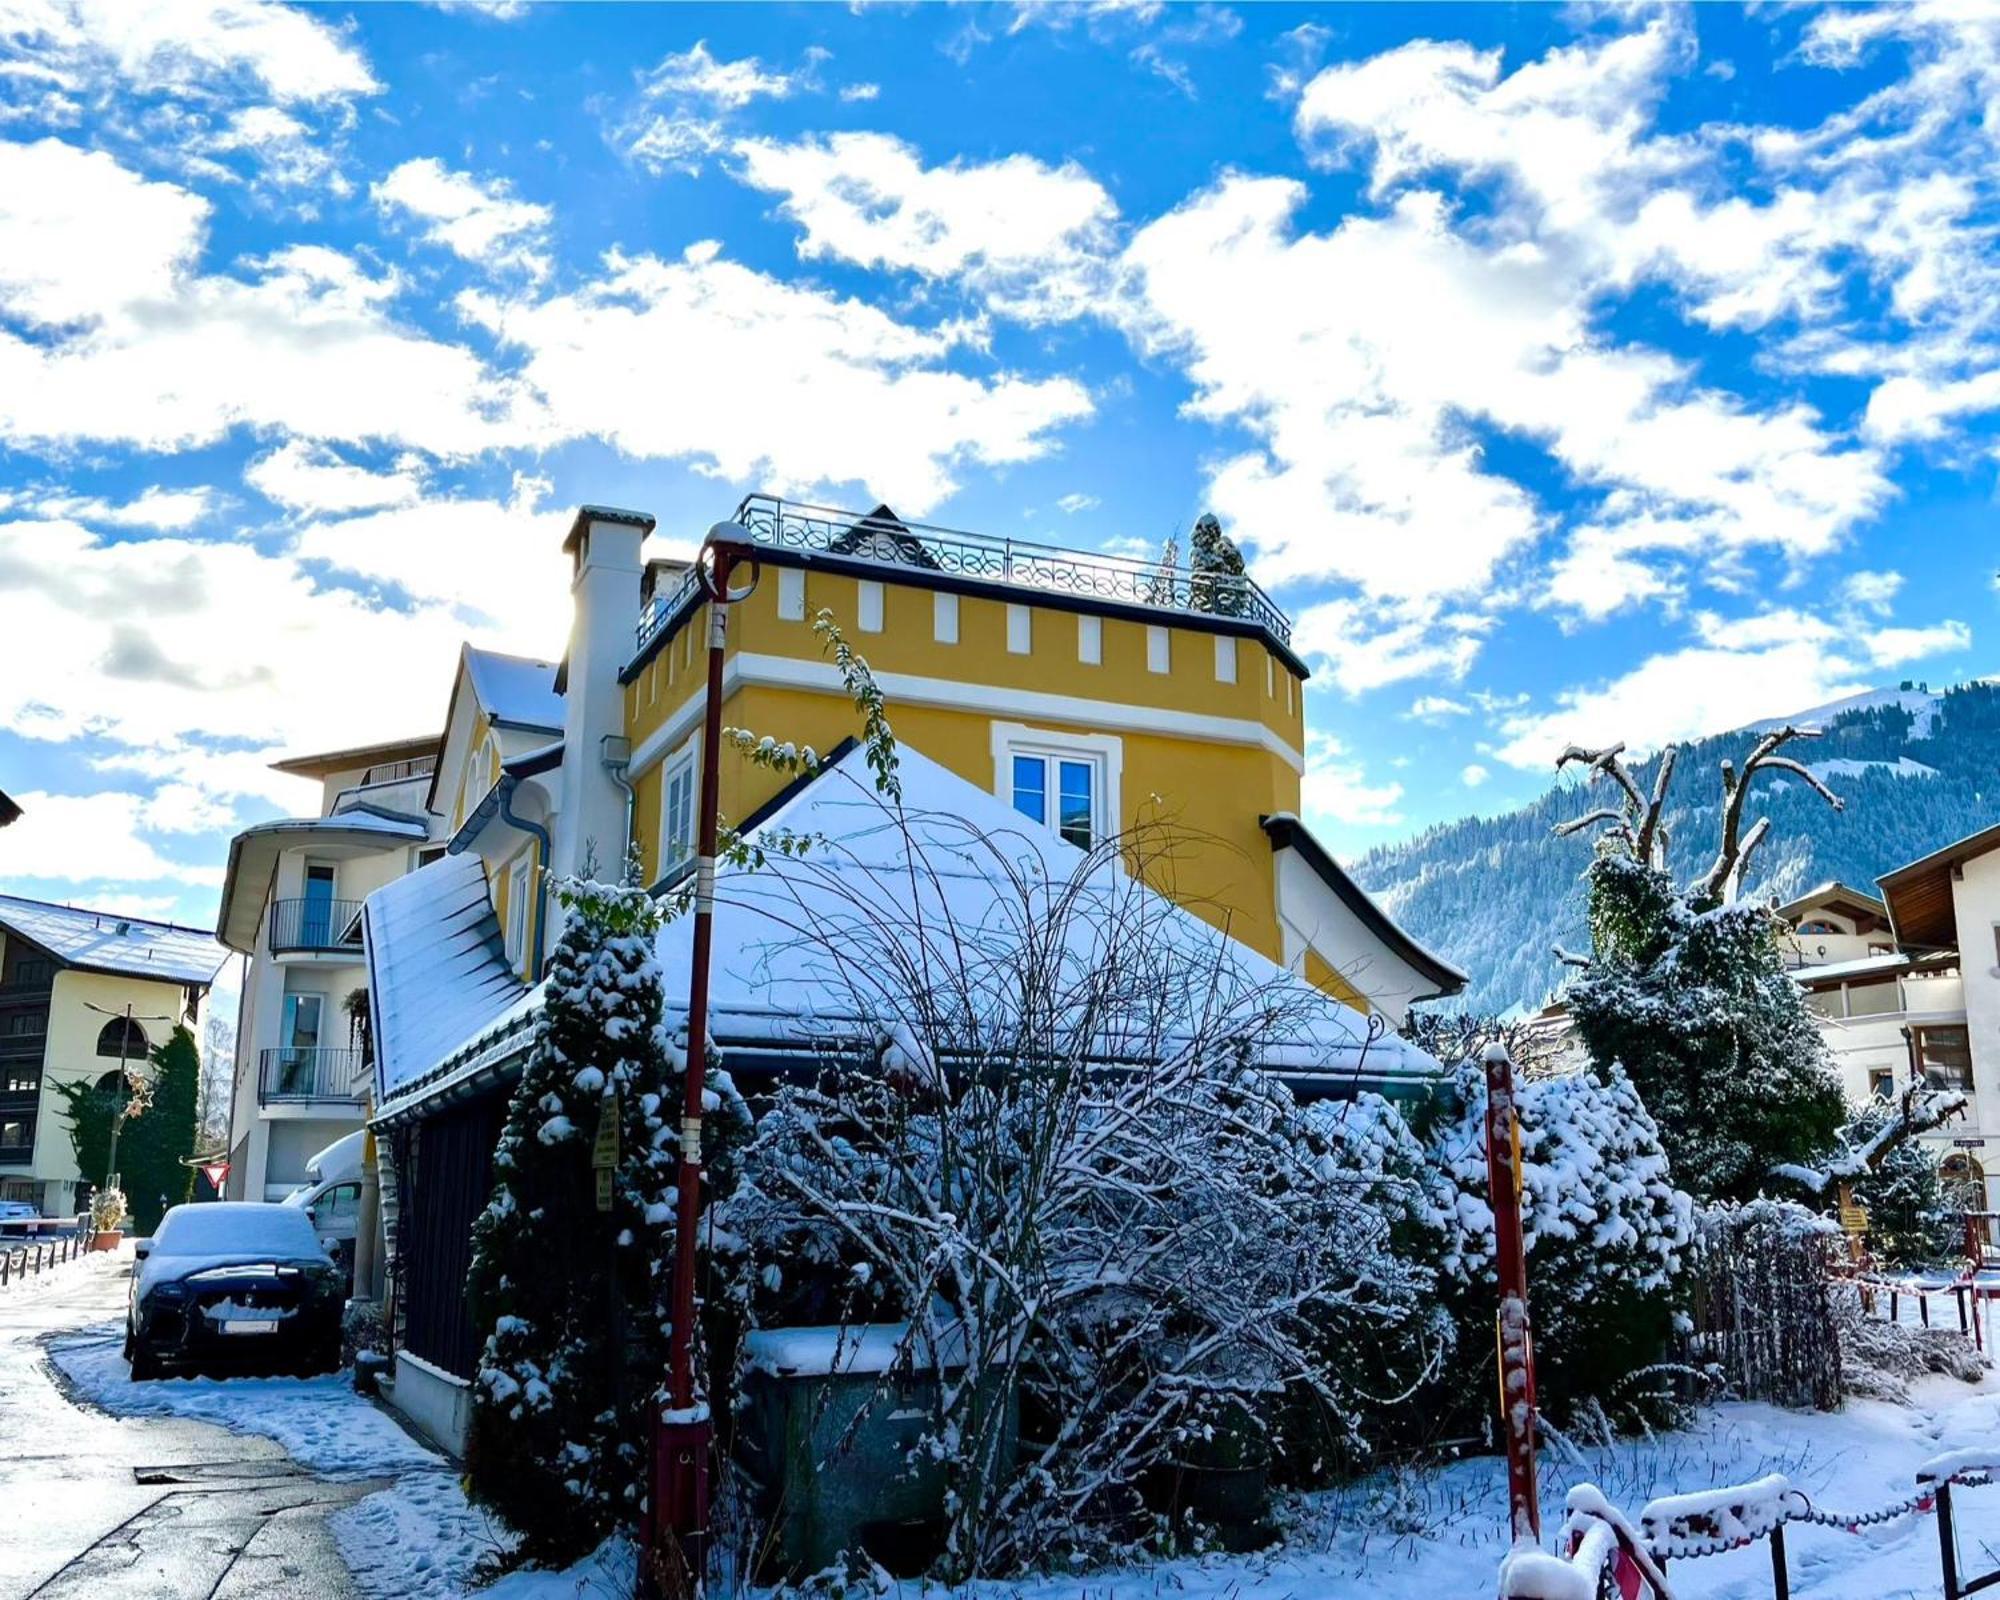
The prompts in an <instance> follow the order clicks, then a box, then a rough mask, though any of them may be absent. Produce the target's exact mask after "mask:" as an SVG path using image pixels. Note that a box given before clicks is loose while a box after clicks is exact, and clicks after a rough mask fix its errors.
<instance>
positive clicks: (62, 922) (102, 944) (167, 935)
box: [0, 894, 229, 985]
mask: <svg viewBox="0 0 2000 1600" xmlns="http://www.w3.org/2000/svg"><path fill="white" fill-rule="evenodd" d="M0 928H5V929H6V930H7V931H8V932H10V933H17V934H19V935H20V936H21V937H22V938H24V939H26V940H28V941H29V942H31V943H33V944H38V945H40V946H41V947H42V948H43V949H44V950H46V951H48V952H49V954H50V955H52V956H55V957H57V958H58V959H60V960H61V961H63V962H64V963H65V964H67V965H69V966H72V967H81V968H83V969H84V970H86V971H89V972H116V973H122V974H126V975H128V976H131V977H135V978H158V979H160V980H162V981H163V982H168V983H195V984H203V985H206V984H209V983H212V982H214V980H215V975H216V973H217V972H218V971H219V970H221V967H222V963H223V962H225V961H227V960H228V959H229V952H228V951H227V950H225V949H223V947H222V946H221V945H219V944H217V943H216V942H215V935H214V934H212V933H210V932H209V931H208V930H207V929H205V928H183V927H181V926H179V925H178V924H176V923H172V922H148V921H146V920H145V919H143V918H140V917H128V916H124V915H121V914H120V913H118V912H116V911H92V910H90V909H88V908H87V907H84V906H58V905H50V904H49V903H48V902H46V901H42V900H23V899H20V898H19V897H18V896H15V895H11V894H0Z"/></svg>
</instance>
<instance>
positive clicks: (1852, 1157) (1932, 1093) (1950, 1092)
mask: <svg viewBox="0 0 2000 1600" xmlns="http://www.w3.org/2000/svg"><path fill="white" fill-rule="evenodd" d="M1971 1103H1972V1101H1971V1097H1970V1096H1969V1095H1967V1094H1966V1093H1965V1091H1964V1090H1962V1089H1925V1088H1922V1087H1919V1086H1917V1085H1915V1084H1913V1085H1911V1086H1910V1088H1909V1089H1907V1090H1905V1091H1904V1094H1903V1098H1902V1101H1901V1103H1900V1104H1899V1105H1898V1106H1897V1108H1896V1111H1895V1113H1894V1114H1893V1115H1892V1116H1890V1117H1888V1118H1886V1119H1884V1121H1883V1122H1882V1124H1881V1126H1880V1127H1878V1128H1876V1129H1875V1130H1874V1132H1872V1133H1870V1134H1869V1135H1868V1136H1867V1137H1866V1138H1865V1139H1859V1140H1857V1139H1855V1138H1854V1136H1853V1135H1854V1131H1855V1130H1854V1129H1853V1128H1847V1129H1843V1130H1842V1132H1841V1148H1840V1150H1839V1152H1838V1153H1837V1154H1836V1155H1834V1156H1833V1157H1832V1158H1831V1159H1829V1160H1827V1161H1825V1162H1823V1163H1822V1164H1821V1165H1819V1166H1817V1167H1808V1166H1802V1165H1800V1164H1799V1163H1797V1162H1791V1161H1787V1162H1781V1163H1780V1164H1779V1165H1777V1166H1775V1167H1773V1168H1772V1169H1771V1175H1772V1176H1773V1177H1777V1178H1784V1179H1787V1180H1789V1181H1790V1182H1792V1183H1796V1184H1799V1185H1800V1186H1802V1187H1803V1188H1806V1189H1810V1190H1811V1191H1812V1192H1813V1193H1814V1194H1825V1193H1826V1191H1827V1190H1828V1189H1830V1188H1832V1187H1834V1186H1835V1185H1836V1184H1840V1183H1850V1182H1852V1181H1853V1180H1854V1179H1856V1178H1865V1177H1866V1176H1867V1175H1868V1174H1869V1173H1871V1172H1873V1171H1874V1170H1875V1169H1876V1168H1877V1167H1879V1166H1880V1165H1881V1164H1882V1159H1883V1157H1885V1156H1886V1155H1888V1153H1889V1152H1890V1151H1891V1150H1893V1149H1895V1147H1896V1146H1897V1145H1899V1144H1902V1143H1904V1142H1905V1141H1906V1140H1910V1139H1914V1138H1916V1137H1917V1136H1918V1135H1920V1134H1925V1133H1929V1132H1930V1131H1931V1130H1932V1129H1934V1128H1941V1127H1943V1126H1944V1124H1945V1123H1947V1122H1949V1121H1950V1120H1951V1119H1952V1118H1953V1117H1955V1116H1958V1115H1960V1114H1962V1113H1963V1112H1964V1111H1965V1110H1966V1109H1967V1108H1968V1107H1969V1106H1970V1105H1971Z"/></svg>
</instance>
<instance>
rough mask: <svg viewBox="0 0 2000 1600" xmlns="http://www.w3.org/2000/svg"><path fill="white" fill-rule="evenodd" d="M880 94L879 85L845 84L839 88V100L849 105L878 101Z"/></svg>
mask: <svg viewBox="0 0 2000 1600" xmlns="http://www.w3.org/2000/svg"><path fill="white" fill-rule="evenodd" d="M881 94H882V85H881V84H879V83H847V84H842V85H841V88H840V98H841V99H842V100H844V101H846V102H847V103H848V104H849V105H853V104H854V103H855V102H856V101H861V100H875V99H879V98H880V97H881Z"/></svg>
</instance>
